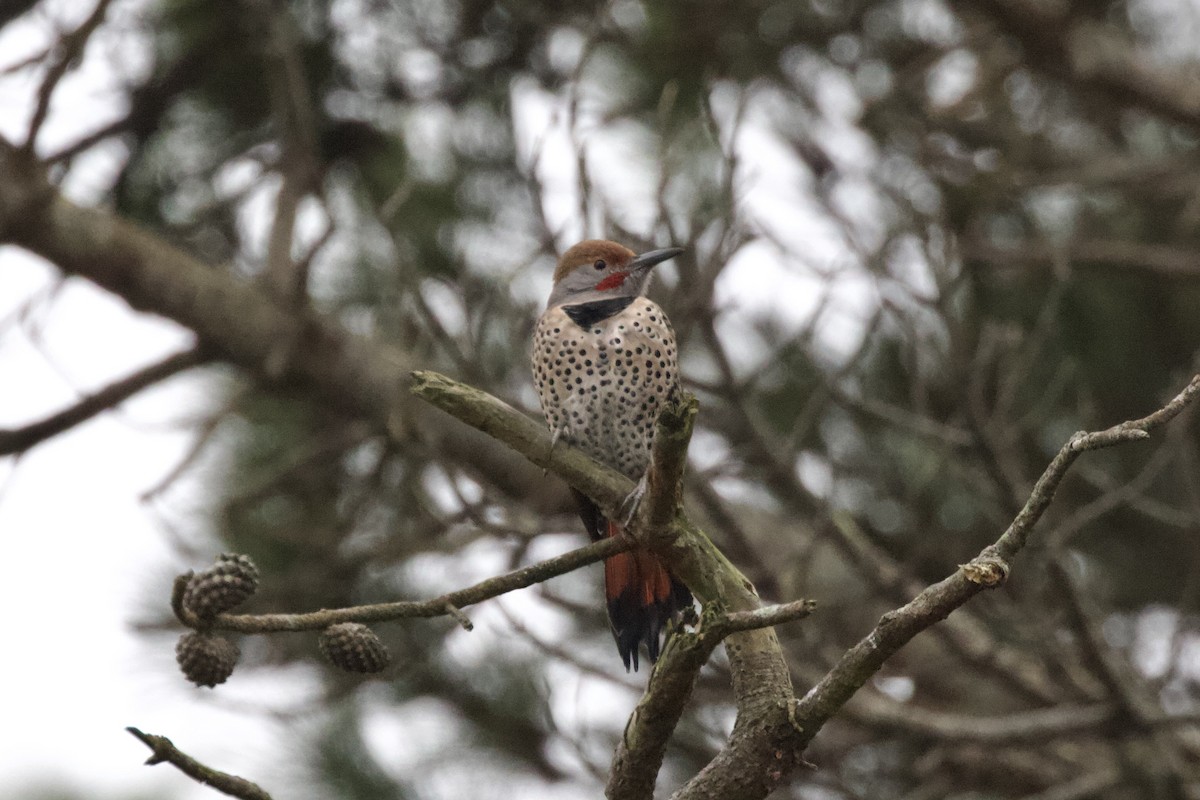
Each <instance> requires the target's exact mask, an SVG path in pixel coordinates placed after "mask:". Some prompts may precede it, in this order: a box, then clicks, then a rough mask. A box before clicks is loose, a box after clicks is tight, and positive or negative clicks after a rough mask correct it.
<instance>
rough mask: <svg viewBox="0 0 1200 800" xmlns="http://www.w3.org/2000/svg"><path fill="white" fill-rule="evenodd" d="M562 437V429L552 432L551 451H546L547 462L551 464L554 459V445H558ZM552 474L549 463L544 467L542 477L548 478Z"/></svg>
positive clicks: (552, 430) (555, 429)
mask: <svg viewBox="0 0 1200 800" xmlns="http://www.w3.org/2000/svg"><path fill="white" fill-rule="evenodd" d="M560 436H562V428H553V429H551V431H550V449H549V450H547V451H546V461H547V462H549V461H550V459H551V458H553V457H554V445H556V444H558V437H560ZM549 472H550V465H549V463H547V464H546V466H544V467H542V477H543V478H544V477H546V475H547V474H549Z"/></svg>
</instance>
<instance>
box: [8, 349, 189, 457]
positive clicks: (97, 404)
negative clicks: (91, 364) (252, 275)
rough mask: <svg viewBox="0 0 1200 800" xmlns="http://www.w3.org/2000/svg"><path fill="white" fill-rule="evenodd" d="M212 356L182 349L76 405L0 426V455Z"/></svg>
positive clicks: (63, 428)
mask: <svg viewBox="0 0 1200 800" xmlns="http://www.w3.org/2000/svg"><path fill="white" fill-rule="evenodd" d="M210 359H211V355H210V354H208V353H205V352H204V351H203V350H201V349H200V348H193V349H190V350H185V351H183V352H181V353H176V354H174V355H171V356H168V357H167V358H165V359H163V360H162V361H158V362H155V363H154V364H151V365H149V366H147V367H143V368H142V369H140V370H138V371H137V372H135V373H133V374H132V375H129V376H128V377H126V378H122V379H121V380H119V381H117V382H115V383H111V384H109V385H108V386H106V387H104V388H103V389H101V390H100V391H98V392H96V393H95V394H91V395H88V396H87V397H85V398H83V399H82V400H80V401H79V402H77V403H75V405H73V406H70V407H68V408H65V409H63V410H62V411H58V412H56V413H54V414H51V415H50V416H48V417H46V418H44V419H41V420H38V421H37V422H31V423H30V424H28V425H24V426H22V427H20V428H9V429H7V430H6V429H0V456H4V455H11V454H13V453H20V452H23V451H25V450H28V449H29V448H31V447H34V446H35V445H38V444H41V443H42V442H44V441H46V440H47V439H50V438H51V437H54V436H57V435H58V434H60V433H63V432H64V431H67V430H70V429H71V428H73V427H75V426H76V425H79V424H81V423H83V422H86V421H87V420H89V419H91V418H92V417H94V416H96V415H97V414H100V413H102V412H104V411H107V410H108V409H110V408H113V407H114V406H117V405H120V404H121V403H123V402H125V401H126V400H128V399H129V398H130V397H132V396H133V395H135V394H137V393H138V392H140V391H142V390H143V389H145V388H147V387H149V386H153V385H154V384H156V383H158V382H160V381H163V380H166V379H167V378H169V377H171V376H172V375H175V374H177V373H180V372H183V371H184V370H188V369H191V368H192V367H196V366H199V365H201V364H204V363H205V362H207V361H209V360H210Z"/></svg>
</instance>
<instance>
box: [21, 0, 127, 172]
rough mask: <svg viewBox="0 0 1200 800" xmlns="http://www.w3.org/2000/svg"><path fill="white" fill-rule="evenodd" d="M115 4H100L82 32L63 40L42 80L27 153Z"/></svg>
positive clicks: (107, 0)
mask: <svg viewBox="0 0 1200 800" xmlns="http://www.w3.org/2000/svg"><path fill="white" fill-rule="evenodd" d="M111 2H112V0H99V2H97V3H96V7H95V8H94V9H92V13H91V14H89V15H88V17H87V19H85V20H84V21H83V22H82V23H81V24H80V26H79V27H78V28H76V29H75V30H73V31H71V33H69V34H67V35H66V36H64V37H62V39H61V40H60V41H59V43H58V47H57V48H55V49H56V51H57V52H56V57H55V59H54V61H53V63H52V64H51V65H50V68H49V69H48V70H47V71H46V77H45V78H43V79H42V85H41V86H40V87H38V94H37V105H35V106H34V109H33V116H31V117H30V118H29V129H28V131H27V133H26V134H25V145H24V147H25V150H26V151H28V152H30V153H32V152H33V148H34V145H35V144H36V143H37V136H38V132H39V131H40V130H41V129H42V123H44V122H45V121H46V115H47V114H49V113H50V98H51V97H52V96H53V95H54V90H55V88H57V86H58V83H59V81H61V80H62V78H63V76H64V75H66V74H67V70H69V69H70V68H71V65H72V64H75V63H77V61H78V59H79V55H80V54H81V53H82V52H83V48H84V47H86V46H87V41H88V39H89V38H91V35H92V34H93V33H95V31H96V29H97V28H99V27H100V23H101V22H103V21H104V15H105V14H106V13H107V12H108V6H109V4H110V3H111Z"/></svg>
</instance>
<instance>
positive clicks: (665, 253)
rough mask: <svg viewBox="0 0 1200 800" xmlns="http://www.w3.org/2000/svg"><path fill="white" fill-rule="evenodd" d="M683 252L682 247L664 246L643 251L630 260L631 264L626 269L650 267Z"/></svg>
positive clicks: (634, 269)
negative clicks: (659, 248) (660, 248)
mask: <svg viewBox="0 0 1200 800" xmlns="http://www.w3.org/2000/svg"><path fill="white" fill-rule="evenodd" d="M682 252H683V248H682V247H664V248H663V249H662V250H651V251H650V252H648V253H642V254H641V255H640V256H636V257H635V258H634V259H633V261H630V262H629V266H628V267H627V268H626V269H628V270H629V271H630V272H634V271H637V270H643V269H650V268H651V267H653V266H654V265H655V264H661V263H662V262H664V261H666V260H668V259H671V258H674V257H675V256H677V255H679V254H680V253H682Z"/></svg>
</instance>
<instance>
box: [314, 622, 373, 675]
mask: <svg viewBox="0 0 1200 800" xmlns="http://www.w3.org/2000/svg"><path fill="white" fill-rule="evenodd" d="M317 643H318V644H319V645H320V647H321V652H322V653H324V654H325V657H326V658H327V659H329V661H330V663H331V664H333V665H334V666H337V667H341V668H342V669H344V670H346V671H347V672H379V671H380V670H382V669H383V668H384V667H386V666H387V665H388V662H389V661H390V660H391V657H390V656H389V655H388V651H387V648H386V647H384V645H383V642H381V641H380V640H379V637H378V636H376V635H375V632H374V631H373V630H371V629H370V628H368V627H367V626H366V625H360V624H359V623H357V622H340V623H338V624H337V625H330V626H329V627H328V628H326V629H325V630H323V631H321V636H320V638H319V639H318V640H317Z"/></svg>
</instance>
